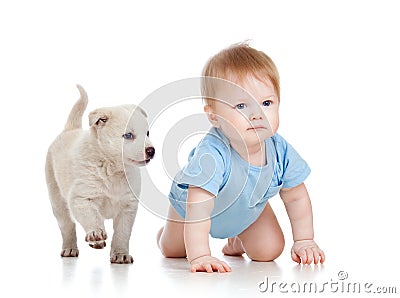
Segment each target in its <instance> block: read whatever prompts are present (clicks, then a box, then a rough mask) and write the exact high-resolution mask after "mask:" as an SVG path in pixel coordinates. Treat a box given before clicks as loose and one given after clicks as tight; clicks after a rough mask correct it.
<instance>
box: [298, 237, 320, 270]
mask: <svg viewBox="0 0 400 298" xmlns="http://www.w3.org/2000/svg"><path fill="white" fill-rule="evenodd" d="M292 259H293V261H295V262H296V263H299V264H300V263H303V264H311V262H312V261H313V260H314V264H318V262H321V264H322V263H323V262H325V254H324V252H323V251H322V250H321V249H320V248H319V247H318V245H317V244H316V243H315V242H314V240H298V241H295V242H294V244H293V247H292Z"/></svg>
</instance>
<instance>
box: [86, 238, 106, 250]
mask: <svg viewBox="0 0 400 298" xmlns="http://www.w3.org/2000/svg"><path fill="white" fill-rule="evenodd" d="M89 246H90V247H91V248H95V249H102V248H104V247H106V242H105V241H104V240H101V241H95V242H90V243H89Z"/></svg>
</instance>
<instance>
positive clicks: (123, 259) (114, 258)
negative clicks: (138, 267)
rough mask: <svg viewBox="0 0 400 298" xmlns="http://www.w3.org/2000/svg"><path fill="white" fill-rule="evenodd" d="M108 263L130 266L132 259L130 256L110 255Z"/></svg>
mask: <svg viewBox="0 0 400 298" xmlns="http://www.w3.org/2000/svg"><path fill="white" fill-rule="evenodd" d="M110 262H111V263H115V264H132V263H133V258H132V256H131V255H126V254H113V255H111V258H110Z"/></svg>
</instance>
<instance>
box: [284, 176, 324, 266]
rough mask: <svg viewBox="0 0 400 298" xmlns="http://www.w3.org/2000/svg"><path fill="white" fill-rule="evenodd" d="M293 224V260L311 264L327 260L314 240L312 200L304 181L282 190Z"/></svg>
mask: <svg viewBox="0 0 400 298" xmlns="http://www.w3.org/2000/svg"><path fill="white" fill-rule="evenodd" d="M280 196H281V198H282V200H283V202H284V204H285V208H286V211H287V213H288V215H289V219H290V223H291V226H292V232H293V240H294V244H293V247H292V259H293V261H295V262H297V263H300V262H301V261H302V262H303V264H311V262H312V261H313V260H314V263H315V264H317V263H318V262H321V263H323V262H324V261H325V254H324V252H323V251H322V250H321V249H320V248H319V247H318V245H317V244H316V243H315V242H314V240H313V239H314V228H313V215H312V208H311V201H310V197H309V195H308V192H307V189H306V187H305V185H304V183H301V184H300V185H298V186H296V187H293V188H286V189H282V190H281V191H280Z"/></svg>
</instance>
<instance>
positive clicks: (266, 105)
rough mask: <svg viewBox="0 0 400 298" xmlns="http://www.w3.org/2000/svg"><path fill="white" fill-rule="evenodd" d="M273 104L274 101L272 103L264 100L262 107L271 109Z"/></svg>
mask: <svg viewBox="0 0 400 298" xmlns="http://www.w3.org/2000/svg"><path fill="white" fill-rule="evenodd" d="M271 104H272V101H271V100H264V101H263V103H262V105H263V106H264V107H269V106H270V105H271Z"/></svg>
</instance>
